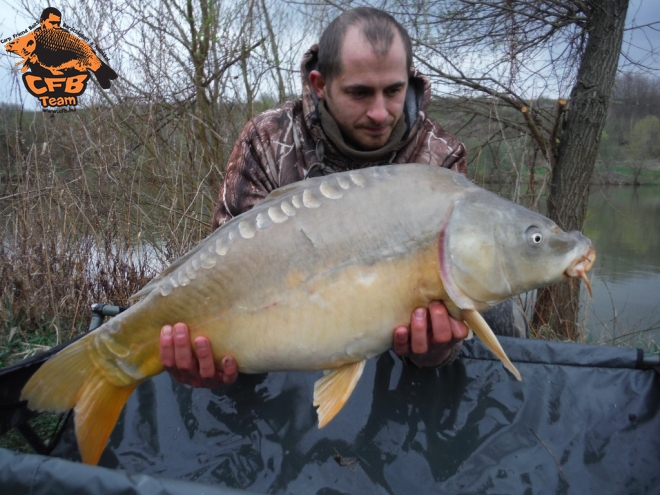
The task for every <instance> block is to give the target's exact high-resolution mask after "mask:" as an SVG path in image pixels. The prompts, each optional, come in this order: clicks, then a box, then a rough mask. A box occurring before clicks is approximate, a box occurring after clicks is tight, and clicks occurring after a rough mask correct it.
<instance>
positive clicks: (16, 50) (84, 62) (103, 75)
mask: <svg viewBox="0 0 660 495" xmlns="http://www.w3.org/2000/svg"><path fill="white" fill-rule="evenodd" d="M61 20H62V14H61V13H60V11H59V10H57V9H56V8H54V7H48V8H46V9H44V10H43V12H42V13H41V18H40V21H39V27H37V28H36V29H35V30H34V31H29V32H28V31H27V30H25V31H23V32H21V33H18V34H17V35H14V39H13V40H12V41H10V42H9V43H7V44H6V45H5V50H7V51H8V52H10V53H13V54H15V55H18V56H19V57H22V59H23V60H21V61H19V62H17V63H16V65H21V64H22V65H23V68H22V69H21V72H23V84H25V87H26V89H27V90H28V91H29V92H30V94H32V95H33V96H35V97H37V98H38V99H39V101H40V102H41V105H42V107H43V110H49V111H50V108H55V109H58V108H60V109H64V108H66V107H75V106H76V105H78V96H80V95H81V94H82V93H83V92H84V91H85V88H86V87H87V82H88V79H89V77H90V76H89V71H91V72H92V73H93V74H94V76H96V79H97V81H98V82H99V84H100V85H101V87H102V88H103V89H108V88H110V85H111V81H112V80H113V79H117V73H116V72H115V71H114V70H112V69H111V68H110V67H109V66H108V65H107V64H106V63H105V62H103V61H102V60H101V59H100V58H99V57H98V56H97V55H96V53H95V52H94V50H93V49H92V48H91V47H90V46H89V44H87V42H86V41H84V40H86V39H87V38H86V36H85V35H83V34H82V33H80V32H79V31H77V30H75V29H73V28H72V27H71V26H67V25H66V24H64V27H65V28H69V29H71V30H72V31H75V32H76V33H77V34H78V35H79V36H76V35H74V34H72V33H71V32H70V31H68V30H67V29H63V28H62V23H61ZM34 26H36V24H34V25H33V26H31V27H30V28H32V27H34ZM5 41H6V40H2V42H3V43H4V42H5ZM97 50H98V48H97ZM98 51H99V52H100V53H101V55H104V54H103V52H102V51H101V50H98ZM105 58H106V59H107V57H105ZM28 69H29V72H28Z"/></svg>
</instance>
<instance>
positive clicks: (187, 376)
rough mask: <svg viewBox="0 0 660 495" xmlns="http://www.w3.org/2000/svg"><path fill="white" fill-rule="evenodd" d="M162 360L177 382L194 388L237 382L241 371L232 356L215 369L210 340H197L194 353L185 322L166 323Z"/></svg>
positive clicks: (161, 340)
mask: <svg viewBox="0 0 660 495" xmlns="http://www.w3.org/2000/svg"><path fill="white" fill-rule="evenodd" d="M160 361H161V362H162V363H163V366H164V368H165V370H166V371H168V372H169V374H170V375H172V378H174V379H175V380H176V381H177V382H181V383H185V384H187V385H192V386H193V387H206V388H214V387H218V386H220V385H223V384H225V385H229V384H231V383H234V382H235V381H236V378H237V377H238V370H237V369H236V361H234V358H232V357H231V356H225V357H224V358H223V359H222V366H221V369H219V370H218V369H216V367H215V362H214V361H213V353H212V352H211V343H210V342H209V339H207V338H206V337H203V336H199V337H197V338H196V339H195V352H194V353H193V349H192V345H191V343H190V333H189V331H188V326H187V325H186V324H185V323H177V324H176V325H174V327H172V326H171V325H165V326H164V327H163V328H162V329H161V332H160Z"/></svg>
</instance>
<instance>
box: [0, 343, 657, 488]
mask: <svg viewBox="0 0 660 495" xmlns="http://www.w3.org/2000/svg"><path fill="white" fill-rule="evenodd" d="M500 341H501V342H502V345H503V347H504V349H505V351H506V352H507V354H508V355H509V357H510V358H511V360H512V361H513V362H514V364H515V365H516V366H517V367H518V369H519V370H520V372H521V374H522V376H523V381H522V382H518V381H516V380H515V379H514V378H513V377H512V376H511V374H509V373H508V372H507V371H506V370H504V368H503V367H502V365H501V363H500V362H499V361H497V360H495V359H494V357H493V356H492V354H491V353H490V352H489V351H488V350H486V349H485V348H484V347H483V346H482V344H480V343H479V342H478V341H471V342H467V343H466V344H465V345H464V349H463V351H462V356H461V359H459V360H457V361H456V362H455V363H453V364H452V365H450V366H447V367H443V368H440V369H417V368H415V367H414V366H409V365H406V364H403V363H402V362H401V361H400V360H399V359H398V358H397V357H396V356H393V355H392V354H389V353H386V354H384V355H382V356H381V357H379V358H378V359H374V360H371V361H370V362H369V363H368V365H367V367H366V368H365V372H364V375H363V376H362V379H361V380H360V382H359V383H358V386H357V388H356V390H355V392H354V393H353V396H352V397H351V398H350V400H349V402H348V404H347V405H346V406H345V407H344V409H343V410H342V411H341V412H340V413H339V415H338V416H337V417H336V418H335V419H334V420H333V421H332V422H331V423H330V424H329V425H328V426H326V427H325V428H323V429H321V430H319V429H318V428H317V427H316V414H315V411H314V408H313V407H312V389H313V383H314V381H315V380H316V379H317V378H318V377H319V376H320V373H270V374H267V375H255V376H249V375H241V376H240V377H239V381H238V382H237V383H236V384H235V385H232V386H230V387H226V388H223V389H218V390H212V391H211V390H204V389H192V388H190V387H187V386H184V385H180V384H177V383H175V382H173V381H172V380H171V379H170V378H169V376H168V375H166V374H163V375H160V376H158V377H156V378H154V379H152V380H149V381H148V382H146V383H144V384H143V385H141V386H140V387H138V389H137V390H136V392H135V393H134V394H133V396H132V397H131V399H130V400H129V402H128V404H127V407H126V409H125V411H124V413H123V414H122V416H121V418H120V421H119V423H118V425H117V428H116V429H115V431H114V433H113V435H112V437H111V440H110V443H109V446H108V448H107V449H106V451H105V453H104V455H103V456H102V458H101V463H100V464H101V465H102V466H105V467H109V468H114V469H120V470H125V471H127V472H130V473H140V474H145V475H149V476H153V477H155V478H156V479H159V480H161V481H162V482H163V483H166V482H167V479H166V478H171V479H177V480H186V481H191V482H198V483H204V484H207V485H215V486H218V485H219V486H226V487H233V488H239V489H244V490H249V491H251V492H258V493H292V494H321V495H330V494H340V493H351V494H358V493H359V494H366V493H383V494H407V495H408V494H410V493H415V492H417V493H424V494H426V493H493V494H495V493H507V494H508V493H530V494H541V493H580V494H586V493H598V494H603V493H617V494H625V493H630V494H633V493H634V494H644V493H649V494H653V493H659V492H660V486H658V482H659V481H660V414H659V411H660V408H659V403H660V383H659V377H658V374H657V373H656V372H655V371H653V370H643V369H639V364H640V360H639V356H638V351H637V350H635V349H627V348H615V347H606V346H593V345H582V344H563V343H556V342H546V341H537V340H521V339H513V338H504V337H502V338H500ZM67 438H69V441H70V440H71V432H70V431H69V432H68V435H65V436H64V440H63V441H62V444H61V445H60V446H58V448H56V450H55V452H54V453H55V454H57V455H61V456H67V457H74V458H75V456H76V454H75V453H72V452H71V449H70V447H71V445H70V444H69V443H67ZM28 457H37V456H28ZM78 466H79V468H80V469H81V470H85V469H89V468H87V467H85V466H82V465H78ZM2 471H3V472H4V471H5V468H2ZM104 472H105V471H104ZM107 490H108V491H102V492H95V493H108V494H110V493H141V492H115V491H112V488H111V487H107ZM72 493H73V492H72ZM145 493H151V492H145ZM163 493H169V492H163ZM173 493H178V492H173Z"/></svg>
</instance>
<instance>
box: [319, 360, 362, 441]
mask: <svg viewBox="0 0 660 495" xmlns="http://www.w3.org/2000/svg"><path fill="white" fill-rule="evenodd" d="M366 362H367V361H366V360H365V361H360V362H357V363H351V364H345V365H344V366H342V367H341V368H337V369H336V370H333V371H331V372H330V373H328V374H327V375H324V376H323V378H319V379H318V380H316V383H314V406H318V409H317V410H316V413H317V414H318V417H319V428H323V427H324V426H325V425H327V424H328V423H329V422H330V420H331V419H332V418H334V417H335V415H336V414H337V413H338V412H339V411H341V408H342V407H344V404H346V401H347V400H348V398H349V397H350V396H351V394H352V393H353V389H355V385H357V382H358V380H359V379H360V377H361V376H362V371H363V370H364V365H365V363H366Z"/></svg>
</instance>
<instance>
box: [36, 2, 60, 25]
mask: <svg viewBox="0 0 660 495" xmlns="http://www.w3.org/2000/svg"><path fill="white" fill-rule="evenodd" d="M61 22H62V13H61V12H60V11H59V10H57V9H56V8H55V7H46V8H45V9H44V10H43V11H42V12H41V16H40V18H39V24H40V26H41V29H60V24H61Z"/></svg>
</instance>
